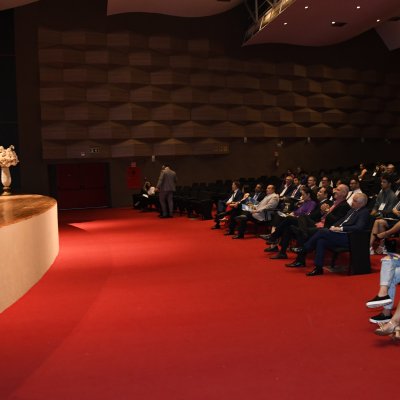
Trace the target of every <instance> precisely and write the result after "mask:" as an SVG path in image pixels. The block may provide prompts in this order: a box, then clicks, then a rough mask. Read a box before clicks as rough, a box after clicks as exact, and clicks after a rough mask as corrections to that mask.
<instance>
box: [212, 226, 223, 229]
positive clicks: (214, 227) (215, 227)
mask: <svg viewBox="0 0 400 400" xmlns="http://www.w3.org/2000/svg"><path fill="white" fill-rule="evenodd" d="M211 229H221V227H220V226H219V225H215V226H213V227H212V228H211Z"/></svg>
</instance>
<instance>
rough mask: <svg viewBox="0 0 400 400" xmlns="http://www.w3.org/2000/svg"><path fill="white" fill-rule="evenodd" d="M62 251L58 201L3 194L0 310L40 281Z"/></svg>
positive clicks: (0, 214)
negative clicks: (59, 237)
mask: <svg viewBox="0 0 400 400" xmlns="http://www.w3.org/2000/svg"><path fill="white" fill-rule="evenodd" d="M58 251H59V241H58V219H57V202H56V200H54V199H52V198H51V197H46V196H41V195H34V194H30V195H13V196H0V312H2V311H4V310H5V309H6V308H7V307H9V306H10V305H11V304H13V303H14V302H15V301H17V300H18V299H19V298H20V297H21V296H23V295H24V294H25V293H26V292H27V291H28V290H29V289H30V288H31V287H32V286H33V285H34V284H35V283H36V282H38V281H39V280H40V278H41V277H42V276H43V275H44V273H45V272H46V271H47V270H48V269H49V268H50V266H51V265H52V264H53V262H54V260H55V258H56V257H57V254H58Z"/></svg>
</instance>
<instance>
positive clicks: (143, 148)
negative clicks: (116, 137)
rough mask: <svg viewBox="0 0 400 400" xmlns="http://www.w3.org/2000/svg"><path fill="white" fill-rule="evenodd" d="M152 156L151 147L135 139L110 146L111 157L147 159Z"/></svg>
mask: <svg viewBox="0 0 400 400" xmlns="http://www.w3.org/2000/svg"><path fill="white" fill-rule="evenodd" d="M152 154H153V146H152V145H150V144H148V143H144V142H141V141H139V140H136V139H129V140H125V141H123V142H120V143H116V144H113V145H112V146H111V156H112V157H117V158H118V157H149V156H151V155H152Z"/></svg>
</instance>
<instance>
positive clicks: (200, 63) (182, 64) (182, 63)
mask: <svg viewBox="0 0 400 400" xmlns="http://www.w3.org/2000/svg"><path fill="white" fill-rule="evenodd" d="M169 66H170V67H171V68H172V69H183V70H205V69H207V60H206V59H204V58H200V57H194V56H192V55H190V54H179V55H174V56H170V58H169Z"/></svg>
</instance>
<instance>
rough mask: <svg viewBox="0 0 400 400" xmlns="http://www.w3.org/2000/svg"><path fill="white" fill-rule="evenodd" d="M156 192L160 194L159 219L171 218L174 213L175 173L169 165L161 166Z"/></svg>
mask: <svg viewBox="0 0 400 400" xmlns="http://www.w3.org/2000/svg"><path fill="white" fill-rule="evenodd" d="M157 190H158V191H159V192H160V196H159V200H160V205H161V215H160V218H172V216H173V213H174V201H173V196H174V192H175V190H176V173H175V171H173V170H172V169H171V167H170V166H169V165H163V167H162V168H161V173H160V177H159V178H158V182H157Z"/></svg>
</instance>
